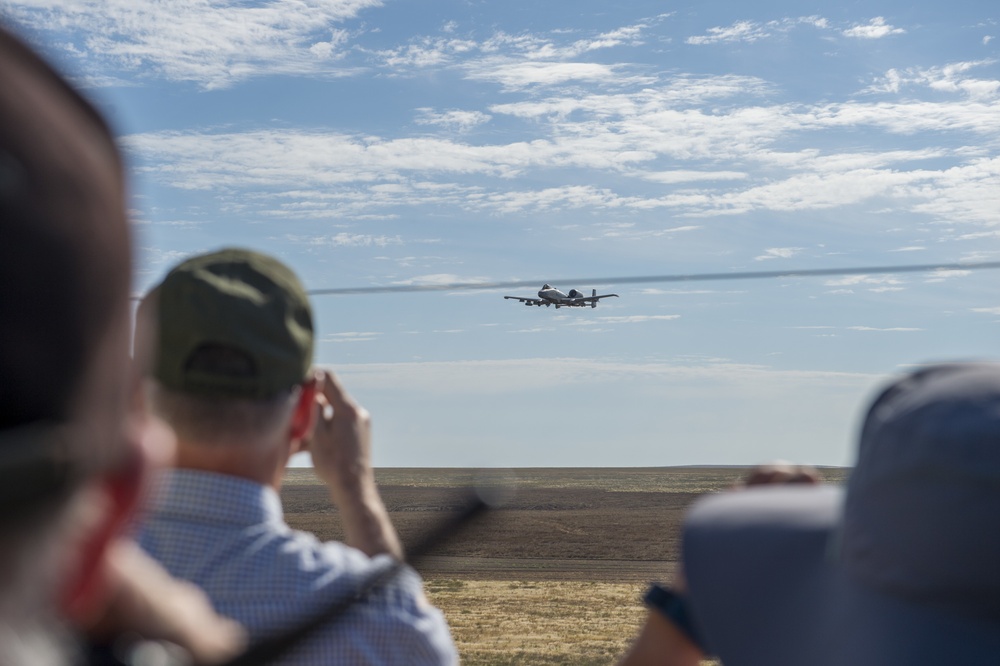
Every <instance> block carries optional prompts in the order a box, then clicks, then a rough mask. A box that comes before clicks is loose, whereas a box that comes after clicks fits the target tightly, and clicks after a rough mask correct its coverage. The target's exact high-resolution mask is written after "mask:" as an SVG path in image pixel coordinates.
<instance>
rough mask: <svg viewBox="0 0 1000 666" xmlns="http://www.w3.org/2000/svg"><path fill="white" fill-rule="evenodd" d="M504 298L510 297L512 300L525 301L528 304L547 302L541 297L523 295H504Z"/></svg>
mask: <svg viewBox="0 0 1000 666" xmlns="http://www.w3.org/2000/svg"><path fill="white" fill-rule="evenodd" d="M504 298H509V299H510V300H512V301H517V302H519V303H525V304H527V305H541V304H542V303H544V302H545V301H543V300H542V299H540V298H522V297H521V296H504Z"/></svg>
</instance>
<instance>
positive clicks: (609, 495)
mask: <svg viewBox="0 0 1000 666" xmlns="http://www.w3.org/2000/svg"><path fill="white" fill-rule="evenodd" d="M744 472H745V470H744V469H742V468H730V467H663V468H638V469H631V468H610V469H605V468H602V469H594V468H551V469H518V470H516V471H515V472H477V471H476V470H467V469H382V470H378V473H377V480H378V482H379V488H380V491H381V493H382V497H383V499H384V500H385V503H386V506H387V507H388V509H389V513H390V514H391V516H392V520H393V523H394V524H395V525H396V528H397V529H398V530H399V533H400V536H401V538H402V539H403V542H404V544H405V545H407V546H412V545H413V544H414V543H416V542H417V541H418V540H419V539H420V538H421V537H422V536H423V535H424V534H425V533H426V532H427V531H429V530H430V529H431V528H432V527H433V526H435V525H438V524H440V523H441V522H442V521H443V520H445V519H446V518H447V517H448V515H449V514H450V513H457V512H458V511H459V510H460V509H461V507H462V506H463V505H464V503H465V502H467V501H468V498H469V494H470V492H472V491H471V490H470V489H472V488H477V487H478V488H479V492H480V493H481V494H482V495H485V496H501V497H502V498H503V499H502V501H501V502H499V503H498V504H497V507H496V508H494V509H492V510H491V511H489V512H488V513H487V514H486V515H485V517H483V518H481V519H479V520H477V521H476V522H475V523H474V524H472V525H469V526H468V527H467V528H465V529H463V530H462V531H461V532H460V533H457V534H455V535H454V537H453V538H451V539H450V540H449V541H448V542H446V543H443V544H441V546H440V547H439V548H437V549H435V551H434V553H433V557H429V558H427V560H426V561H425V563H424V564H423V565H422V567H421V570H422V573H423V574H424V576H425V577H426V578H428V579H433V578H435V577H460V578H463V579H467V580H469V579H483V580H506V579H511V580H536V581H551V580H582V581H587V582H628V581H649V580H654V579H661V580H662V579H668V578H669V576H670V574H671V573H672V572H673V568H674V565H675V561H676V559H677V552H678V550H677V549H678V542H677V536H678V534H677V527H678V525H679V523H680V520H681V518H682V516H683V514H684V510H685V509H686V508H687V507H688V506H689V505H690V504H691V502H693V501H694V500H695V499H696V498H697V497H698V496H699V495H701V494H703V493H706V492H712V491H716V490H719V489H723V488H728V487H729V486H731V485H732V484H733V483H734V482H735V481H737V480H738V479H739V478H740V477H741V475H742V474H743V473H744ZM822 473H823V474H824V476H825V477H826V478H827V479H829V480H831V481H834V482H836V481H839V480H841V479H842V478H843V476H844V474H845V471H844V470H843V469H824V470H822ZM282 501H283V503H284V507H285V512H286V518H287V519H288V522H289V524H291V525H292V526H293V527H296V528H298V529H302V530H306V531H310V532H313V533H315V534H316V535H317V536H318V537H319V538H320V539H323V540H329V539H338V540H339V539H341V538H342V537H343V534H342V532H341V530H340V525H339V521H338V520H337V515H336V509H335V508H334V507H333V506H332V505H331V503H330V500H329V498H328V496H327V493H326V490H325V489H324V488H323V486H321V485H319V484H318V482H317V481H316V479H315V477H314V475H313V473H312V470H310V469H290V470H289V472H288V477H287V480H286V482H285V487H284V489H283V491H282Z"/></svg>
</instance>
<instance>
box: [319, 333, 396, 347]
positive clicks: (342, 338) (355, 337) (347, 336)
mask: <svg viewBox="0 0 1000 666" xmlns="http://www.w3.org/2000/svg"><path fill="white" fill-rule="evenodd" d="M381 335H382V334H381V333H378V332H374V331H350V332H346V333H327V334H326V335H324V336H323V337H322V338H321V339H320V342H332V343H338V344H340V343H346V342H372V341H374V340H377V339H378V338H379V337H380V336H381Z"/></svg>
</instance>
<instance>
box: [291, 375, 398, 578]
mask: <svg viewBox="0 0 1000 666" xmlns="http://www.w3.org/2000/svg"><path fill="white" fill-rule="evenodd" d="M317 374H318V376H317V380H318V381H317V383H318V387H317V391H316V410H317V414H316V426H315V428H314V429H313V433H312V437H311V438H309V440H308V441H307V442H306V447H307V449H308V450H309V452H310V453H311V454H312V460H313V467H314V469H315V470H316V475H317V476H318V477H319V478H320V479H321V480H322V481H323V482H324V483H325V484H326V485H327V487H328V488H329V489H330V498H331V499H332V500H333V503H334V504H335V505H336V506H337V508H338V509H339V510H340V516H341V520H342V522H343V524H344V532H345V535H346V543H347V545H349V546H354V547H355V548H357V549H359V550H361V551H364V552H365V553H367V554H368V555H378V554H381V553H388V554H390V555H392V556H393V557H395V558H397V559H402V558H403V547H402V545H401V544H400V542H399V536H398V535H397V534H396V530H395V528H393V526H392V523H391V522H390V520H389V514H388V512H387V511H386V509H385V505H384V504H383V503H382V498H381V497H380V496H379V494H378V488H377V487H376V485H375V471H374V470H373V469H372V464H371V416H370V415H369V414H368V410H366V409H365V408H364V407H362V406H361V405H359V404H358V403H356V402H355V401H354V399H353V398H351V396H350V395H348V393H347V391H345V390H344V387H343V386H341V385H340V382H339V381H338V380H337V378H336V377H335V376H334V375H333V373H332V372H327V371H324V370H320V371H318V373H317Z"/></svg>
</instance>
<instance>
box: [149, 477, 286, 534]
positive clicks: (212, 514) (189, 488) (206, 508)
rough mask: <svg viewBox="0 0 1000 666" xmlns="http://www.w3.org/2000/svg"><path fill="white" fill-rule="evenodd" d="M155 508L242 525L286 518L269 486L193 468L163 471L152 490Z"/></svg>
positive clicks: (161, 512)
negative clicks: (283, 516)
mask: <svg viewBox="0 0 1000 666" xmlns="http://www.w3.org/2000/svg"><path fill="white" fill-rule="evenodd" d="M152 506H153V509H152V512H153V513H155V514H157V515H158V516H162V517H167V516H170V515H174V516H177V517H183V518H185V519H188V520H190V519H192V518H194V519H196V520H199V521H202V522H218V523H228V524H236V525H242V526H248V525H257V524H260V523H275V522H277V523H281V522H283V518H282V510H281V499H280V498H279V497H278V493H276V492H275V491H274V489H273V488H271V487H270V486H265V485H263V484H260V483H257V482H255V481H249V480H247V479H241V478H238V477H235V476H230V475H228V474H217V473H215V472H205V471H201V470H193V469H173V470H167V471H165V472H163V475H162V477H161V478H160V479H158V482H157V483H156V484H155V488H154V491H153V493H152Z"/></svg>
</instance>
